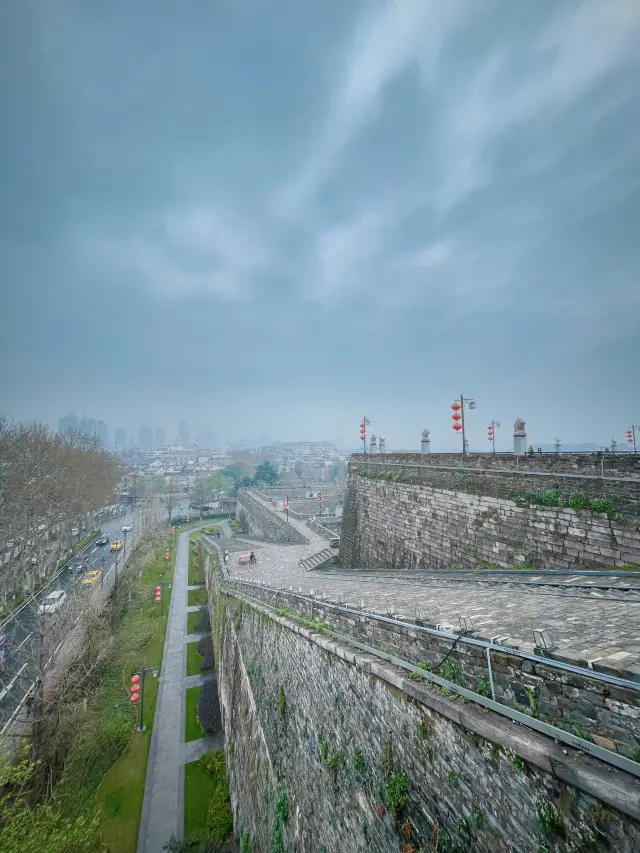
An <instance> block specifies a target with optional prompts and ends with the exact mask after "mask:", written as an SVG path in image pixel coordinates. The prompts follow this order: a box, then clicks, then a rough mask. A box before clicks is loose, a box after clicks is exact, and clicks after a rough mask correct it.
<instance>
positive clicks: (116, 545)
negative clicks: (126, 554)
mask: <svg viewBox="0 0 640 853" xmlns="http://www.w3.org/2000/svg"><path fill="white" fill-rule="evenodd" d="M123 544H124V543H123V541H122V539H114V540H113V542H112V543H111V547H110V548H109V550H110V551H119V550H120V548H122V546H123Z"/></svg>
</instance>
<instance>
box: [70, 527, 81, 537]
mask: <svg viewBox="0 0 640 853" xmlns="http://www.w3.org/2000/svg"><path fill="white" fill-rule="evenodd" d="M71 535H72V536H79V535H80V528H78V527H72V528H71Z"/></svg>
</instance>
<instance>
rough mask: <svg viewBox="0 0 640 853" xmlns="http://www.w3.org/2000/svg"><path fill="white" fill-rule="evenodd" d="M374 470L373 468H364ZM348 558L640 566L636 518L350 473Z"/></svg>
mask: <svg viewBox="0 0 640 853" xmlns="http://www.w3.org/2000/svg"><path fill="white" fill-rule="evenodd" d="M364 473H365V474H368V472H364ZM340 563H341V565H343V566H345V567H348V568H375V569H387V568H400V569H410V568H434V569H435V568H447V567H458V568H475V567H483V566H487V565H489V566H499V567H502V568H509V567H511V566H514V565H518V564H531V565H535V566H536V567H537V568H567V569H579V568H597V567H607V566H618V567H622V566H626V565H638V564H640V526H639V525H638V523H637V520H636V519H625V518H622V517H621V518H616V519H611V518H608V517H607V516H606V515H604V514H597V513H593V512H590V511H587V510H574V509H568V508H550V507H539V506H518V505H516V504H515V503H514V502H513V501H510V500H505V499H503V498H496V497H488V496H478V495H473V494H469V493H467V492H461V491H457V490H456V491H454V490H452V489H444V488H434V487H431V486H428V485H411V484H405V483H390V482H386V481H384V480H378V479H370V478H369V476H361V475H360V474H359V472H358V469H357V468H356V469H354V470H352V471H351V473H350V478H349V483H348V485H347V495H346V501H345V508H344V515H343V524H342V538H341V546H340Z"/></svg>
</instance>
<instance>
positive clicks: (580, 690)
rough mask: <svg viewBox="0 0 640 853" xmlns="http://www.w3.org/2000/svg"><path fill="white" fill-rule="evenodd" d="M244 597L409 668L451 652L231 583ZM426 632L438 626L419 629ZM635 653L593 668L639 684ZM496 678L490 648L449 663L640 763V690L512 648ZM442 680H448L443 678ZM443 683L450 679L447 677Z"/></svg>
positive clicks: (498, 693)
mask: <svg viewBox="0 0 640 853" xmlns="http://www.w3.org/2000/svg"><path fill="white" fill-rule="evenodd" d="M227 586H228V587H229V588H230V589H236V590H237V591H238V592H240V593H242V592H243V591H246V590H249V595H250V596H251V598H255V599H259V600H260V601H262V602H264V603H265V604H267V605H270V606H273V607H275V608H276V609H278V610H282V608H285V609H287V611H288V612H289V613H290V614H291V615H293V614H297V615H299V616H302V617H304V618H305V619H308V620H310V621H315V622H322V623H325V624H328V625H331V627H332V629H333V630H335V631H337V632H338V633H340V634H342V635H343V636H346V637H350V638H352V639H354V640H356V641H358V642H361V643H365V644H367V645H368V646H372V647H375V648H377V649H380V650H382V651H384V652H388V653H389V654H392V655H394V656H396V657H398V658H401V659H402V660H406V661H408V662H410V663H415V664H416V666H417V665H418V664H419V663H422V664H424V663H426V664H428V665H429V666H435V665H436V664H437V663H439V662H440V661H442V660H443V659H444V657H445V656H446V655H447V654H448V653H449V651H450V649H451V643H452V641H451V639H450V638H449V637H446V636H438V635H437V634H433V633H427V632H426V631H422V630H420V629H419V627H418V626H410V625H409V626H406V627H403V626H401V625H399V624H397V623H393V622H388V621H384V620H382V619H376V618H375V617H374V616H373V615H371V616H369V615H357V616H356V615H354V614H352V613H350V612H349V611H348V610H347V609H345V608H341V607H340V606H336V605H335V603H334V604H332V603H330V602H324V601H321V600H318V599H316V600H310V599H309V598H308V597H305V596H302V595H296V594H295V593H288V592H285V591H283V590H274V589H270V588H265V587H261V586H255V585H247V584H244V583H234V582H232V581H228V582H227ZM420 624H421V625H422V626H423V627H427V628H429V627H430V628H435V627H436V626H435V625H428V624H427V623H424V622H422V623H420ZM553 658H554V659H555V660H559V661H565V662H567V663H570V664H572V665H574V666H581V667H583V668H585V669H586V668H587V661H586V660H577V659H576V658H574V657H570V658H567V657H566V655H563V653H562V652H558V653H556V654H554V655H553ZM635 663H636V658H635V657H634V656H633V655H632V654H630V655H629V656H628V660H627V662H626V665H627V666H629V668H628V669H627V668H626V666H625V662H624V661H623V660H621V659H616V660H610V659H603V660H601V661H595V662H593V664H592V666H593V669H594V671H595V673H597V672H598V671H600V672H606V673H608V674H615V675H617V676H618V677H620V678H625V679H628V680H631V681H636V682H637V679H638V678H639V677H640V668H638V667H637V666H636V665H634V664H635ZM491 667H492V674H491V676H490V675H489V669H488V664H487V655H486V648H484V647H482V646H476V645H473V644H471V643H465V642H463V643H459V644H458V645H457V646H456V647H455V649H454V650H453V652H451V654H449V656H448V657H447V666H446V667H445V671H444V672H445V673H446V677H447V679H448V680H452V681H454V682H456V683H457V684H460V685H461V686H463V687H466V688H467V689H468V690H472V691H473V692H474V693H478V692H480V693H481V694H483V695H490V693H491V690H490V683H491V680H493V687H494V691H495V698H496V700H497V701H498V702H500V703H501V704H503V705H507V706H509V707H510V708H514V709H515V710H517V711H522V712H524V713H526V714H529V715H531V716H535V717H536V718H538V719H541V720H544V721H546V722H548V723H551V724H552V725H555V726H558V727H559V728H561V729H564V730H565V731H568V732H570V733H573V734H576V735H578V736H579V737H582V738H584V739H585V740H591V741H592V742H593V743H596V744H598V745H599V746H603V747H604V748H605V749H609V750H611V751H612V752H617V753H618V754H619V755H624V756H625V757H626V758H630V759H632V760H633V761H640V691H639V690H637V689H635V690H634V689H633V688H631V687H623V686H618V685H613V684H611V683H608V682H606V681H602V680H599V679H598V678H597V676H596V674H594V675H593V676H591V675H584V674H581V673H575V672H572V671H569V670H567V669H562V668H559V667H554V666H553V665H552V664H550V663H549V662H548V661H547V662H545V661H544V660H543V659H542V658H539V659H538V660H535V661H532V660H530V659H528V658H523V657H520V656H519V655H517V654H515V653H513V652H509V650H507V649H503V650H501V651H493V652H492V653H491ZM440 674H443V673H442V672H441V673H440ZM443 677H444V676H443Z"/></svg>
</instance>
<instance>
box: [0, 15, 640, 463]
mask: <svg viewBox="0 0 640 853" xmlns="http://www.w3.org/2000/svg"><path fill="white" fill-rule="evenodd" d="M639 45H640V3H638V2H637V0H606V2H605V0H588V2H578V0H555V2H540V0H519V2H518V3H513V2H508V0H483V2H478V0H466V2H465V0H446V2H442V0H437V2H436V0H415V2H414V0H397V2H382V0H361V2H357V0H348V2H345V0H323V2H318V0H314V1H313V2H311V0H273V2H271V3H257V2H255V0H215V2H213V1H212V0H184V2H180V3H176V2H170V0H153V2H151V0H136V1H135V2H133V3H132V2H130V0H128V2H124V0H112V2H109V3H104V2H97V0H50V2H42V0H7V2H4V3H2V4H1V8H0V65H1V68H2V75H1V81H2V82H1V86H2V88H1V98H2V103H1V104H0V106H1V108H2V133H1V134H0V187H1V191H0V271H1V275H2V278H1V281H2V303H1V304H2V309H1V311H0V370H1V374H0V382H1V387H0V392H1V393H0V409H2V410H4V411H5V412H6V413H7V414H9V415H11V416H13V417H16V418H35V419H47V420H49V421H51V422H52V423H53V424H55V423H57V419H58V417H59V416H60V415H63V414H66V413H67V412H69V411H72V410H75V411H76V413H77V414H78V415H82V414H83V413H84V412H86V413H87V414H89V415H90V416H93V417H96V418H102V419H104V420H105V421H107V423H108V424H109V426H110V427H111V428H112V429H113V428H114V427H117V426H125V427H127V428H131V427H132V426H134V425H139V424H141V423H144V422H148V423H150V424H151V425H152V426H159V425H162V426H165V427H166V428H167V431H168V437H169V438H171V437H172V434H173V433H175V429H176V425H177V421H178V420H179V419H182V418H185V419H186V420H188V421H189V422H190V424H191V426H192V432H196V431H197V429H198V428H199V427H210V428H212V429H213V430H214V431H215V432H216V433H217V434H218V435H221V436H223V437H225V438H233V437H234V436H235V437H237V436H258V435H259V434H261V433H266V434H268V435H270V436H271V437H272V438H273V437H277V438H281V439H296V438H298V439H320V438H324V437H329V438H339V437H341V438H342V439H343V440H344V441H345V442H346V443H348V444H351V443H355V442H357V437H358V422H359V421H360V419H361V417H362V415H363V414H365V413H366V414H367V415H368V416H369V418H370V419H371V429H372V430H373V431H374V432H377V433H382V434H384V435H386V437H387V443H388V445H389V446H390V447H394V446H395V447H410V446H415V447H418V446H419V434H420V430H421V429H422V428H424V427H428V428H429V429H431V431H432V436H433V442H434V447H435V448H437V447H448V446H451V445H452V444H455V436H454V435H453V433H452V430H451V428H450V424H451V420H450V414H451V411H450V409H449V406H450V404H451V402H452V400H453V397H454V396H456V395H459V394H460V393H461V392H462V393H464V394H466V395H469V396H475V397H476V399H477V401H478V406H477V410H476V411H475V412H471V413H469V419H468V424H469V433H470V438H471V445H472V447H473V446H476V447H478V448H480V449H485V448H486V447H487V443H486V424H487V423H488V422H489V421H490V420H491V419H492V418H493V419H495V420H499V421H501V422H502V424H503V430H502V431H501V434H500V437H499V443H503V444H504V445H505V446H508V445H510V442H511V437H510V435H511V426H512V424H513V421H514V420H515V418H516V417H517V416H521V417H523V418H525V419H526V420H527V424H528V429H529V435H530V438H531V440H532V442H533V443H542V442H547V441H553V439H554V438H555V437H556V436H559V437H560V438H562V439H563V440H564V441H595V442H598V443H601V444H604V443H606V442H608V441H609V440H610V439H611V437H612V436H616V437H617V438H618V440H622V439H623V438H624V430H625V429H626V428H627V427H628V426H629V425H630V423H631V422H635V423H639V424H640V381H639V378H638V377H639V372H640V344H639V341H640V335H639V332H640V86H639V85H638V79H640V77H639V75H640V48H639Z"/></svg>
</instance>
